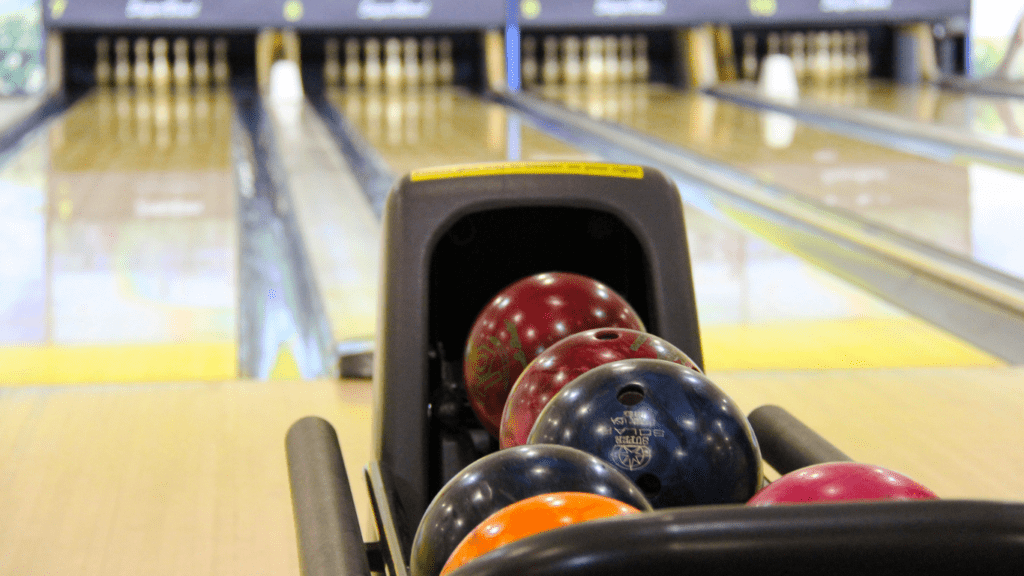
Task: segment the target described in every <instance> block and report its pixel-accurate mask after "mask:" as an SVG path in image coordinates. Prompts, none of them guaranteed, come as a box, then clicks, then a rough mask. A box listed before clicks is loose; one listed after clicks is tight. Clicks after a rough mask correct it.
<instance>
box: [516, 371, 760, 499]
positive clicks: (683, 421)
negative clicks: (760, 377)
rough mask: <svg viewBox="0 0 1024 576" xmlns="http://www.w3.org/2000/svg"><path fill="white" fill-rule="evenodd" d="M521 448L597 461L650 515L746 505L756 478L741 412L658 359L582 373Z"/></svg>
mask: <svg viewBox="0 0 1024 576" xmlns="http://www.w3.org/2000/svg"><path fill="white" fill-rule="evenodd" d="M529 441H530V444H531V445H533V444H540V443H549V444H561V445H565V446H572V447H573V448H579V449H580V450H583V451H585V452H589V453H591V454H594V455H596V456H599V457H600V458H602V459H604V460H606V461H608V462H610V463H612V464H613V465H615V466H616V467H617V468H619V469H620V470H622V472H623V473H625V474H626V475H627V476H629V477H630V478H631V479H632V480H633V481H634V482H636V483H637V485H638V486H640V488H641V489H643V491H644V494H645V495H646V496H647V498H648V500H650V502H651V505H652V506H654V507H655V508H666V507H672V506H687V505H692V504H728V503H742V502H746V501H747V500H749V499H750V497H751V496H753V495H754V493H755V492H756V491H757V489H758V488H759V487H760V486H761V481H762V477H763V474H762V465H761V453H760V450H759V449H758V445H757V440H756V439H755V438H754V432H753V430H752V429H751V427H750V423H749V422H748V421H747V418H746V416H745V415H744V414H743V412H742V411H740V409H739V408H738V407H737V406H736V404H735V403H734V402H733V401H732V399H730V398H729V396H727V395H726V394H725V392H723V391H722V390H721V389H720V388H719V387H718V386H716V385H715V384H714V383H713V382H711V381H710V380H708V379H707V378H706V377H705V376H704V375H703V374H701V373H699V372H697V371H696V370H691V369H690V368H687V367H685V366H680V365H679V364H674V363H672V362H667V361H665V360H649V359H646V358H644V359H630V360H618V361H616V362H611V363H608V364H603V365H601V366H598V367H597V368H594V369H593V370H590V371H589V372H587V373H586V374H583V375H582V376H580V377H579V378H577V379H576V380H575V381H573V382H572V383H570V384H568V385H567V386H566V387H565V388H562V390H561V391H560V392H559V393H558V394H556V395H555V397H554V398H552V399H551V401H550V402H548V405H547V406H546V407H545V408H544V410H543V411H542V412H541V413H540V416H539V417H538V418H537V423H536V424H535V425H534V427H533V431H532V432H531V433H530V439H529Z"/></svg>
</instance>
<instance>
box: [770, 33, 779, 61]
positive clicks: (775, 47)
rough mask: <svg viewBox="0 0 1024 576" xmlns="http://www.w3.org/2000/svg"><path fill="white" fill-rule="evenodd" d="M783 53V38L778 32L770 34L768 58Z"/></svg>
mask: <svg viewBox="0 0 1024 576" xmlns="http://www.w3.org/2000/svg"><path fill="white" fill-rule="evenodd" d="M781 53H782V37H781V36H779V33H778V32H771V33H769V34H768V54H767V55H768V56H771V55H772V54H781Z"/></svg>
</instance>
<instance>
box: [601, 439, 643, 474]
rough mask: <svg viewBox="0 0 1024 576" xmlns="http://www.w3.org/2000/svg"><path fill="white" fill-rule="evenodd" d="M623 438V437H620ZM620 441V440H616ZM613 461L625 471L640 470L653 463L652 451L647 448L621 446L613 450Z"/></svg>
mask: <svg viewBox="0 0 1024 576" xmlns="http://www.w3.org/2000/svg"><path fill="white" fill-rule="evenodd" d="M619 438H621V436H620V437H619ZM616 440H618V438H616ZM611 461H612V463H613V464H615V465H616V466H618V467H619V468H622V469H623V470H629V471H631V472H632V471H633V470H639V469H641V468H643V467H644V466H647V465H648V464H650V462H651V449H650V448H648V447H647V446H634V445H629V444H619V445H617V446H615V448H613V449H612V453H611Z"/></svg>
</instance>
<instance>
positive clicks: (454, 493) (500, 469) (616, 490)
mask: <svg viewBox="0 0 1024 576" xmlns="http://www.w3.org/2000/svg"><path fill="white" fill-rule="evenodd" d="M552 492H587V493H593V494H600V495H602V496H608V497H610V498H613V499H615V500H619V501H621V502H624V503H626V504H629V505H630V506H633V507H634V508H637V509H638V510H650V509H651V505H650V503H648V502H647V499H646V498H644V495H643V493H642V492H641V491H640V489H639V488H637V487H636V485H635V484H633V483H632V482H631V481H630V480H629V478H627V477H626V476H625V475H623V474H622V473H621V472H620V471H618V470H616V469H615V468H614V467H613V466H611V465H610V464H608V463H607V462H605V461H603V460H601V459H599V458H596V457H594V456H592V455H590V454H587V453H585V452H581V451H579V450H574V449H572V448H568V447H565V446H553V445H551V446H518V447H516V448H509V449H508V450H499V451H498V452H495V453H493V454H489V455H487V456H484V457H483V458H480V459H479V460H477V461H476V462H473V463H472V464H470V465H469V466H466V467H465V468H463V469H462V471H460V472H459V473H458V474H456V475H455V476H454V477H453V478H452V479H451V480H449V481H448V483H447V484H445V485H444V487H443V488H441V490H440V491H439V492H438V493H437V495H436V496H435V497H434V499H433V500H432V501H431V502H430V505H428V506H427V510H426V512H424V514H423V519H422V520H421V521H420V525H419V527H418V528H417V529H416V535H415V537H414V538H413V542H412V551H411V554H410V562H411V565H410V569H411V570H412V576H437V575H438V574H440V572H441V568H442V567H443V566H444V564H445V562H446V561H447V560H448V557H449V556H451V553H452V552H453V551H454V550H455V547H456V546H458V544H459V542H461V541H462V540H463V538H465V537H466V535H467V534H469V533H470V531H472V530H473V528H476V526H477V525H478V524H480V523H481V522H483V521H484V520H485V519H487V517H488V516H490V515H491V514H493V513H495V512H497V511H498V510H500V509H502V508H504V507H505V506H508V505H510V504H514V503H516V502H519V501H520V500H524V499H526V498H529V497H531V496H537V495H540V494H550V493H552Z"/></svg>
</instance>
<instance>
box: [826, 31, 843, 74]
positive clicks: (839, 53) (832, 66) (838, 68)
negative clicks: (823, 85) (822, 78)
mask: <svg viewBox="0 0 1024 576" xmlns="http://www.w3.org/2000/svg"><path fill="white" fill-rule="evenodd" d="M828 45H829V78H830V80H832V81H833V82H841V81H842V80H843V77H844V76H845V75H846V74H845V71H846V58H845V57H844V56H843V33H842V32H841V31H839V30H833V31H832V32H831V33H829V35H828Z"/></svg>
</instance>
